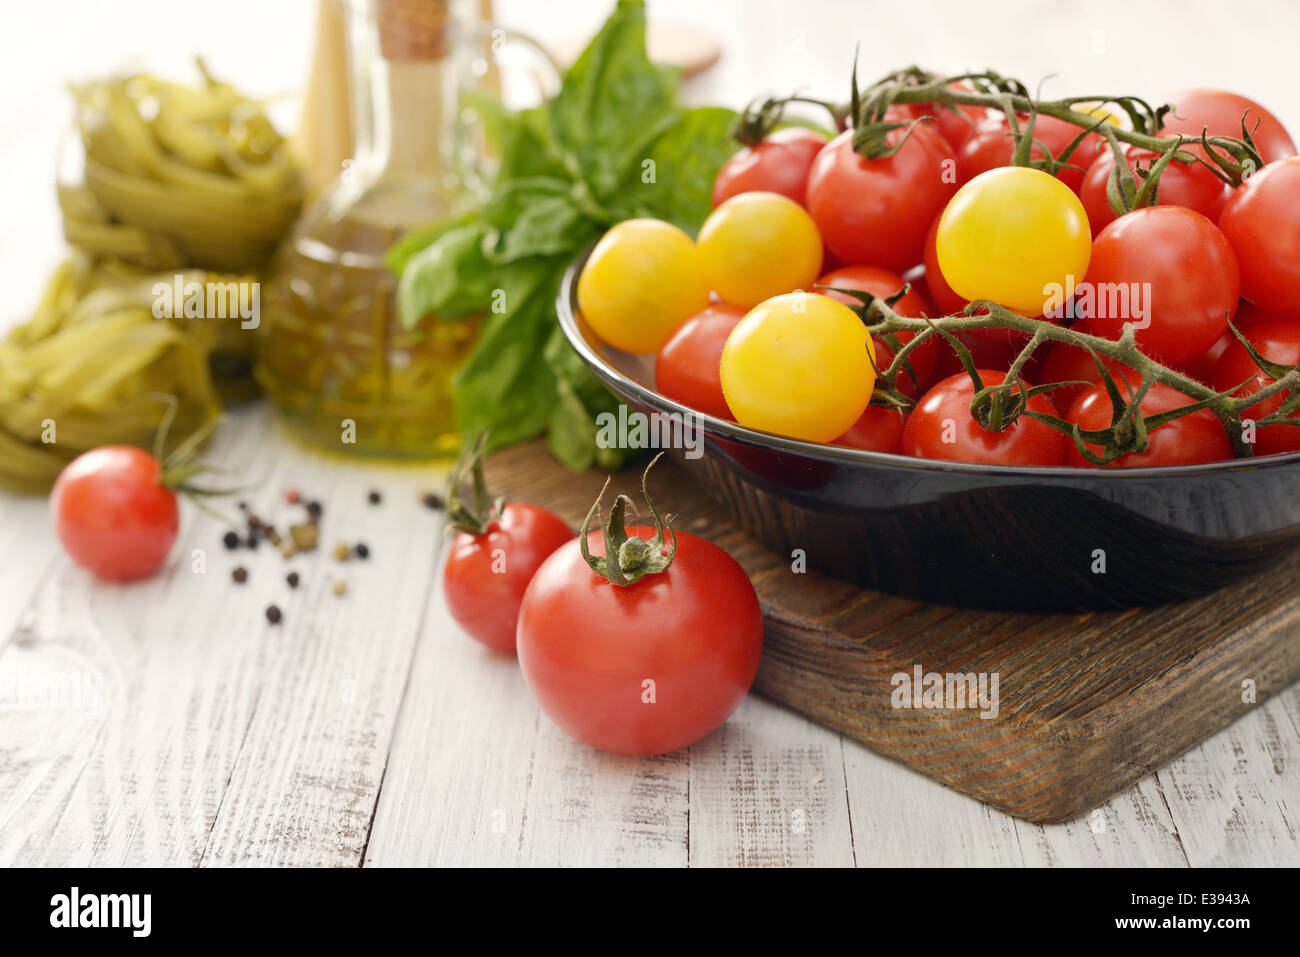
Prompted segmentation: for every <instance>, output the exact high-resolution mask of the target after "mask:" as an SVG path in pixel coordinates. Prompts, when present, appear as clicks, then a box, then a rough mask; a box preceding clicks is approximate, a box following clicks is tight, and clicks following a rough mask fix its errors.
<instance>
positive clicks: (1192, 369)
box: [1178, 310, 1241, 385]
mask: <svg viewBox="0 0 1300 957" xmlns="http://www.w3.org/2000/svg"><path fill="white" fill-rule="evenodd" d="M1240 319H1241V312H1240V310H1238V313H1237V322H1238V328H1240ZM1236 341H1237V337H1236V336H1234V335H1233V334H1232V330H1231V329H1229V330H1228V331H1227V332H1225V333H1224V334H1223V335H1221V336H1219V338H1218V339H1217V340H1216V341H1215V343H1214V345H1212V346H1210V348H1208V349H1206V350H1205V352H1203V353H1201V354H1200V355H1199V356H1197V357H1196V358H1194V359H1188V360H1187V361H1186V362H1180V363H1179V364H1178V371H1179V372H1181V373H1183V375H1188V376H1191V377H1192V378H1193V379H1195V380H1196V381H1197V382H1203V383H1205V384H1206V385H1213V384H1214V370H1215V369H1217V368H1218V367H1219V360H1220V359H1222V358H1223V354H1224V353H1225V352H1227V351H1228V347H1229V346H1230V345H1232V344H1233V343H1234V342H1236Z"/></svg>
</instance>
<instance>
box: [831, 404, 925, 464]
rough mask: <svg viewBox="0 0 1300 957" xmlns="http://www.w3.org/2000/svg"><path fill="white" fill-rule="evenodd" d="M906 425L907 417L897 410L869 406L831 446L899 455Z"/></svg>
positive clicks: (881, 406) (880, 406)
mask: <svg viewBox="0 0 1300 957" xmlns="http://www.w3.org/2000/svg"><path fill="white" fill-rule="evenodd" d="M906 424H907V416H906V415H904V414H903V413H901V412H899V411H898V410H897V409H891V408H889V407H887V406H883V405H869V406H867V409H866V411H865V412H863V413H862V418H860V419H858V421H856V422H854V423H853V425H852V426H851V427H850V428H849V430H848V431H847V432H845V433H844V434H843V435H841V436H840V437H839V438H838V439H836V440H835V441H834V442H833V443H832V444H833V445H843V446H847V447H848V448H851V449H865V450H866V451H868V452H889V453H892V454H894V455H899V454H901V453H902V451H903V427H904V426H905V425H906Z"/></svg>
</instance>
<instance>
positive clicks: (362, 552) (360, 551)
mask: <svg viewBox="0 0 1300 957" xmlns="http://www.w3.org/2000/svg"><path fill="white" fill-rule="evenodd" d="M352 552H353V554H355V555H356V556H357V558H369V557H370V546H369V545H367V544H366V543H365V542H357V543H356V545H354V546H353V547H352Z"/></svg>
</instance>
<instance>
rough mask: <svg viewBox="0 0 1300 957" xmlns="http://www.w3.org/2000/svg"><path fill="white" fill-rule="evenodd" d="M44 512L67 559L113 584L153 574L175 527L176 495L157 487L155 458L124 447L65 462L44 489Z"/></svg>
mask: <svg viewBox="0 0 1300 957" xmlns="http://www.w3.org/2000/svg"><path fill="white" fill-rule="evenodd" d="M50 515H51V517H52V518H53V520H54V531H55V533H56V534H57V535H58V536H59V541H60V542H62V543H63V547H64V549H65V550H66V551H67V553H68V555H69V556H71V558H72V560H73V561H75V562H76V563H77V564H78V565H81V566H82V567H84V568H88V569H90V570H91V571H92V572H94V573H95V574H96V575H98V576H99V577H100V578H103V579H105V580H107V581H117V582H123V581H133V580H135V579H138V578H145V577H148V576H149V575H152V574H153V573H154V572H156V571H157V570H158V568H159V566H161V565H162V563H163V559H165V558H166V557H167V553H168V552H170V551H171V548H172V544H173V543H174V542H175V541H176V532H177V529H178V528H179V527H180V511H179V509H178V508H177V506H176V493H175V492H173V491H172V490H171V489H169V488H167V487H166V486H165V485H163V483H162V469H161V467H160V466H159V464H158V460H157V459H156V458H154V457H153V456H152V455H150V454H149V453H148V452H145V451H143V450H141V449H137V448H134V447H132V446H129V445H106V446H104V447H102V448H98V449H92V450H91V451H89V452H85V453H83V454H81V455H79V456H77V457H76V458H75V459H73V460H72V461H71V462H69V463H68V464H67V466H66V467H65V468H64V469H63V471H62V472H60V473H59V477H58V479H57V481H55V483H54V490H53V491H52V492H51V493H50Z"/></svg>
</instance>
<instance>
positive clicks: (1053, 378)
mask: <svg viewBox="0 0 1300 957" xmlns="http://www.w3.org/2000/svg"><path fill="white" fill-rule="evenodd" d="M1075 328H1076V329H1079V327H1078V326H1076V327H1075ZM1079 331H1080V332H1086V331H1087V330H1086V329H1079ZM1099 355H1100V354H1099ZM1101 361H1102V362H1103V363H1105V365H1106V368H1107V369H1109V370H1110V374H1111V375H1112V376H1116V377H1118V376H1121V375H1127V376H1129V377H1132V376H1133V371H1132V370H1131V369H1129V367H1128V366H1126V365H1124V363H1122V362H1120V361H1119V360H1118V359H1112V358H1111V357H1110V356H1101ZM1038 381H1039V382H1043V383H1047V382H1077V383H1079V384H1078V385H1067V386H1062V387H1061V388H1059V389H1053V390H1052V391H1051V392H1050V393H1048V395H1050V396H1051V399H1052V404H1053V405H1055V406H1056V408H1057V411H1059V412H1060V413H1061V415H1062V416H1064V415H1066V414H1067V413H1068V412H1069V411H1070V409H1071V408H1072V407H1073V406H1074V401H1075V399H1077V398H1078V397H1079V396H1080V395H1082V394H1083V393H1084V392H1086V391H1087V390H1088V388H1089V386H1090V385H1091V384H1092V383H1094V382H1100V381H1101V370H1100V369H1098V368H1097V362H1096V360H1095V359H1093V357H1092V355H1091V354H1089V352H1088V351H1087V350H1086V349H1081V348H1079V347H1078V346H1072V345H1070V344H1069V343H1068V342H1054V343H1052V345H1051V346H1049V347H1048V349H1047V350H1046V352H1045V357H1044V359H1043V364H1042V366H1041V369H1040V371H1039V373H1038Z"/></svg>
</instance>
